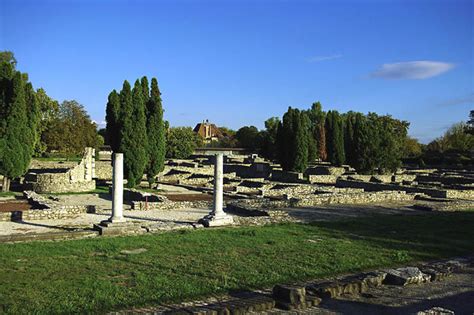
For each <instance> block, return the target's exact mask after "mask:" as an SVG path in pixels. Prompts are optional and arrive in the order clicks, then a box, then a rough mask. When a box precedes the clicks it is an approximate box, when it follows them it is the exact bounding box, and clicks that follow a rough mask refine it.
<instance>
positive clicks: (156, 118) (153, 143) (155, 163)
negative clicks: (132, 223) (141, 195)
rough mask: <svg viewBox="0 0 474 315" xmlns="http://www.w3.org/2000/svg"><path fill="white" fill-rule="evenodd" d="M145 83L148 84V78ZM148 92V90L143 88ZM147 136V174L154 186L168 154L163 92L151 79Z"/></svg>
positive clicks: (154, 79)
mask: <svg viewBox="0 0 474 315" xmlns="http://www.w3.org/2000/svg"><path fill="white" fill-rule="evenodd" d="M143 82H145V83H146V84H148V80H147V79H146V77H143V78H142V87H143ZM143 90H144V91H145V93H146V91H147V89H145V88H143ZM147 135H148V165H147V168H146V174H147V179H148V182H149V183H150V185H151V184H153V183H154V182H155V177H156V175H157V174H158V173H159V172H161V171H163V169H164V163H165V154H166V138H165V126H164V123H163V107H162V105H161V92H160V89H159V88H158V81H157V80H156V78H153V79H151V97H150V98H149V100H148V102H147Z"/></svg>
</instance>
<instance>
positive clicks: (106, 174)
mask: <svg viewBox="0 0 474 315" xmlns="http://www.w3.org/2000/svg"><path fill="white" fill-rule="evenodd" d="M95 178H97V179H100V180H112V162H111V161H96V162H95Z"/></svg>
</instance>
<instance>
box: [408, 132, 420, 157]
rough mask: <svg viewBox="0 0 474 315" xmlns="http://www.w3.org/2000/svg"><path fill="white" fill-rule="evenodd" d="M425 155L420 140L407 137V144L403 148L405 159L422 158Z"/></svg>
mask: <svg viewBox="0 0 474 315" xmlns="http://www.w3.org/2000/svg"><path fill="white" fill-rule="evenodd" d="M422 153H423V149H422V145H421V144H420V142H419V141H418V139H415V138H412V137H406V139H405V144H404V146H403V157H404V158H415V157H420V156H421V154H422Z"/></svg>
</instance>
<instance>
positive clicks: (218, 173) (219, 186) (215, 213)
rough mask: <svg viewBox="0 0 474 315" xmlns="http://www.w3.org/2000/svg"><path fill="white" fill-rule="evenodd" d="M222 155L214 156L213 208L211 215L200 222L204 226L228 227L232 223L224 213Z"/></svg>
mask: <svg viewBox="0 0 474 315" xmlns="http://www.w3.org/2000/svg"><path fill="white" fill-rule="evenodd" d="M223 205H224V155H223V154H222V153H218V154H216V159H215V162H214V208H213V209H212V211H211V213H210V214H209V215H207V216H205V217H204V218H202V219H201V220H199V222H200V223H202V224H203V225H204V226H207V227H209V226H221V225H229V224H232V223H233V222H234V219H233V218H232V216H231V215H228V214H227V213H225V212H224V209H223Z"/></svg>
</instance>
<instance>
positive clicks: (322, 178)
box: [308, 175, 338, 184]
mask: <svg viewBox="0 0 474 315" xmlns="http://www.w3.org/2000/svg"><path fill="white" fill-rule="evenodd" d="M337 178H338V176H336V175H308V180H309V182H310V183H311V184H335V183H336V181H337Z"/></svg>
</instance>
